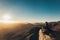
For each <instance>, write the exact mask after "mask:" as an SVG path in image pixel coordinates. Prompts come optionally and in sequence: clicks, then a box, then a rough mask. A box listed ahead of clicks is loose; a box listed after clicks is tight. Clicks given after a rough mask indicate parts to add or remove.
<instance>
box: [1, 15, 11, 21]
mask: <svg viewBox="0 0 60 40" xmlns="http://www.w3.org/2000/svg"><path fill="white" fill-rule="evenodd" d="M2 18H3V20H5V21H9V20H10V19H11V17H10V16H9V15H4V16H3V17H2Z"/></svg>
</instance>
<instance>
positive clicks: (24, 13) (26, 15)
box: [0, 0, 60, 22]
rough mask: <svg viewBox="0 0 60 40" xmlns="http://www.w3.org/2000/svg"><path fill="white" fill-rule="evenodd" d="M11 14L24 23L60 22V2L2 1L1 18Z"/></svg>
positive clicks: (37, 0) (54, 0) (13, 17)
mask: <svg viewBox="0 0 60 40" xmlns="http://www.w3.org/2000/svg"><path fill="white" fill-rule="evenodd" d="M5 14H9V15H10V16H11V17H12V19H11V20H16V21H22V22H25V21H26V22H45V21H59V20H60V1H59V0H40V1H39V0H0V19H1V16H3V15H5Z"/></svg>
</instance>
